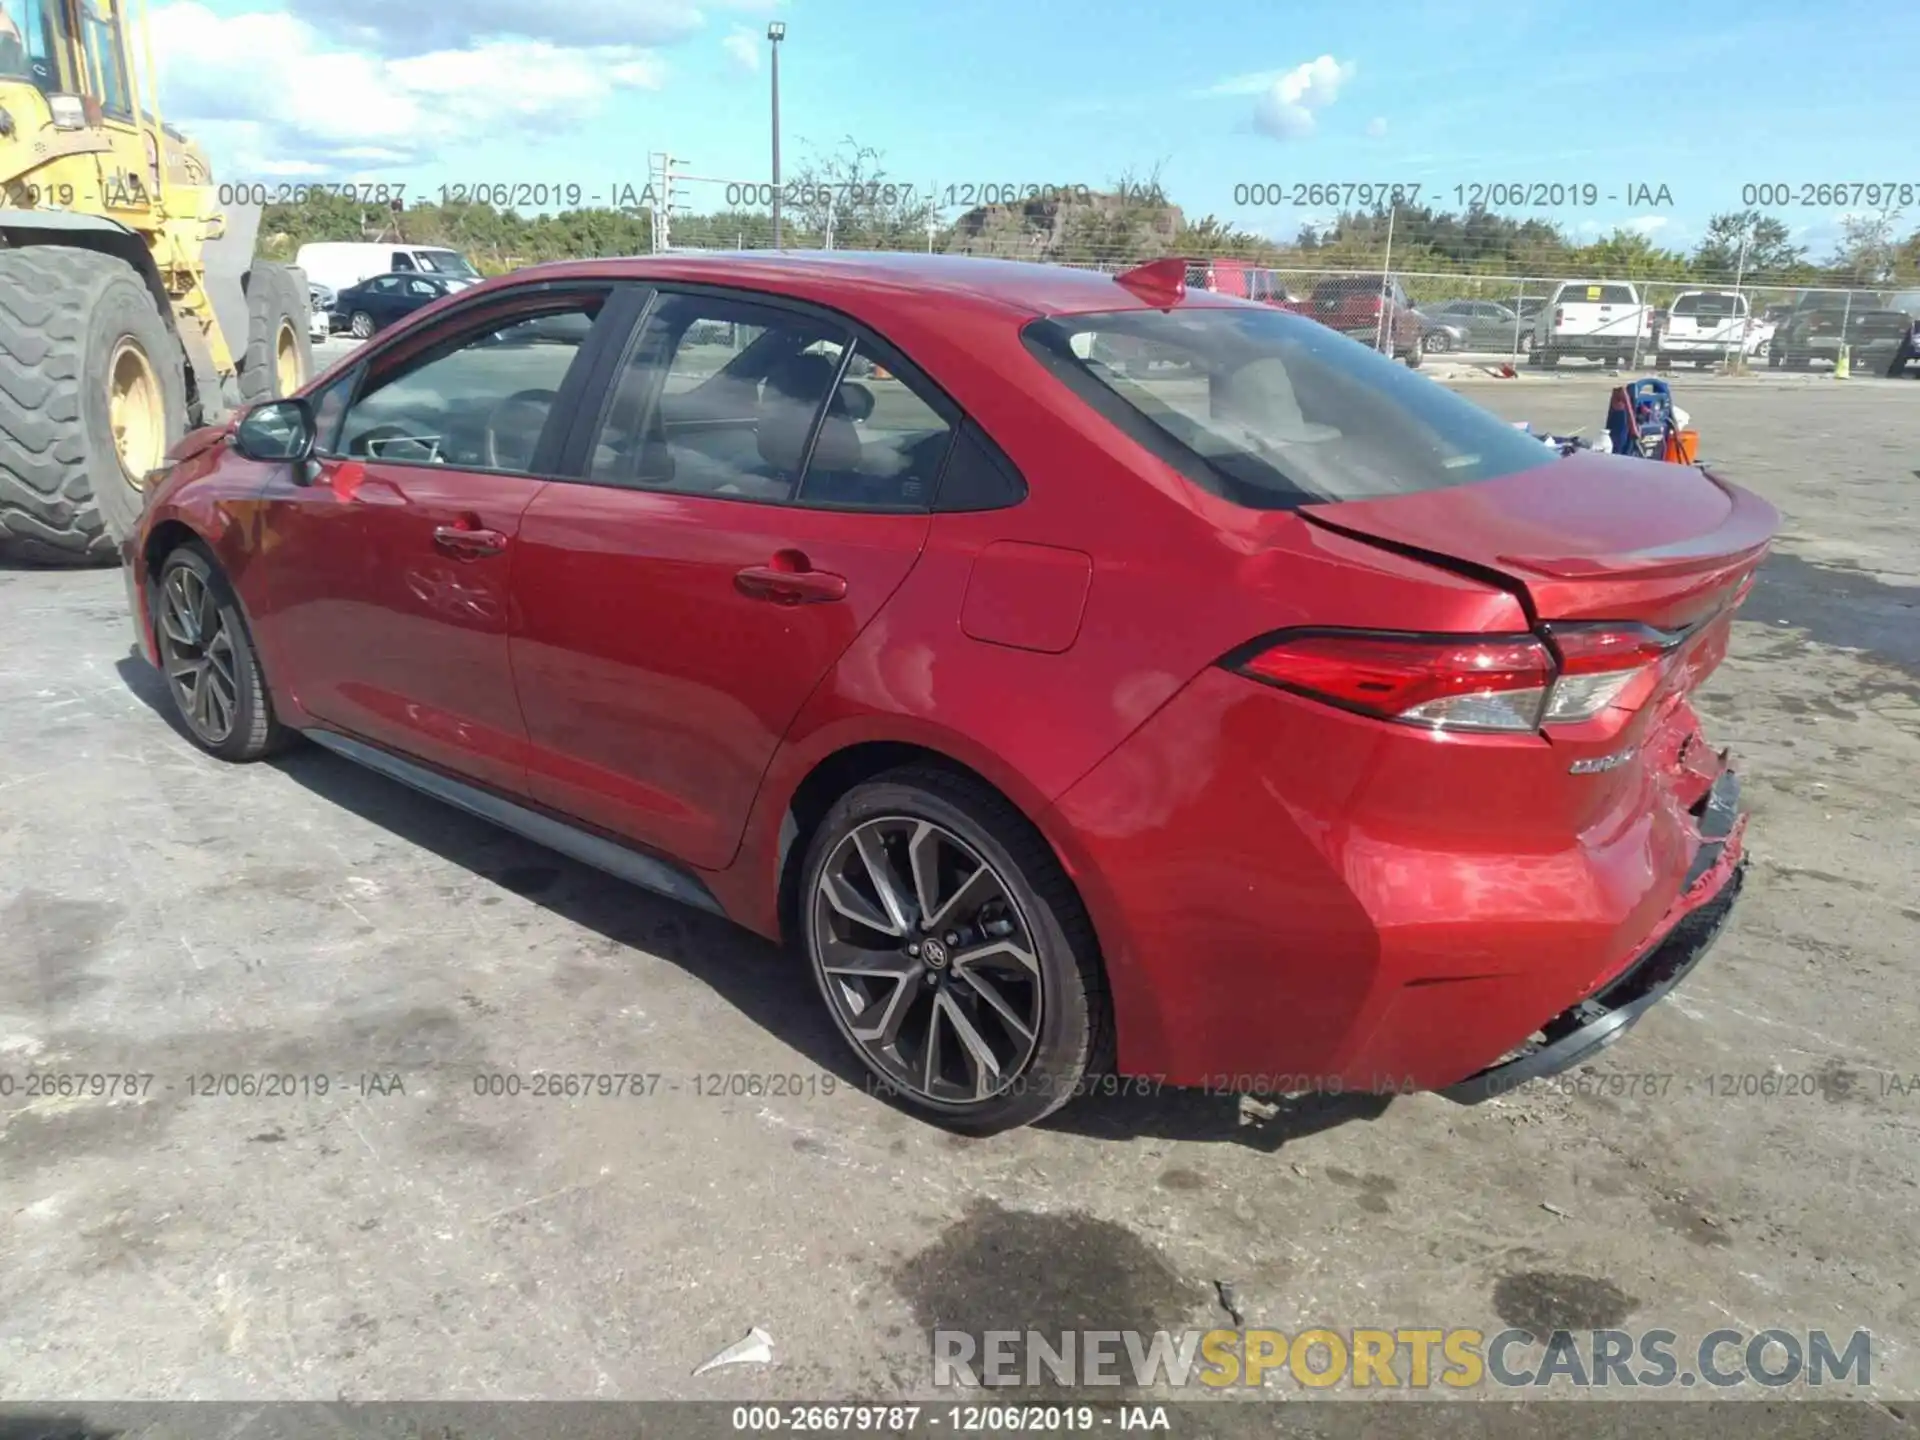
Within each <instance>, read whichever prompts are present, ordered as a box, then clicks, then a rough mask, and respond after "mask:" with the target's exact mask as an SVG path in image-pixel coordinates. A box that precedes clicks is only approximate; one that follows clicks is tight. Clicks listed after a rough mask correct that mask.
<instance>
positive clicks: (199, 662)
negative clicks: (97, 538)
mask: <svg viewBox="0 0 1920 1440" xmlns="http://www.w3.org/2000/svg"><path fill="white" fill-rule="evenodd" d="M160 636H161V642H162V648H163V650H164V652H165V653H164V655H163V657H162V658H163V659H164V660H165V662H166V670H167V683H168V685H169V686H170V687H171V688H172V690H173V697H174V700H175V702H176V703H177V704H178V705H179V707H180V714H181V716H182V717H183V718H184V719H185V720H186V722H187V723H188V724H189V725H191V726H192V727H193V729H194V733H195V734H197V735H198V736H199V737H200V738H201V739H202V740H203V741H205V742H206V743H207V744H209V745H219V744H223V743H224V742H225V741H226V740H227V738H228V737H229V736H231V735H232V734H233V726H234V721H235V719H236V717H237V715H238V713H239V708H240V685H239V679H238V675H239V658H238V656H237V655H236V654H235V652H234V645H233V635H232V632H231V631H230V630H229V629H228V628H227V622H226V617H225V616H224V615H222V614H221V612H220V602H219V601H218V600H217V599H216V598H215V596H214V593H213V590H212V588H211V587H210V586H209V585H208V584H207V582H206V580H205V578H204V577H202V576H201V575H200V574H199V572H197V571H196V570H194V569H193V568H192V567H190V566H186V565H176V566H174V567H173V569H172V570H170V571H168V572H167V578H166V580H165V581H164V582H163V583H162V585H161V596H160Z"/></svg>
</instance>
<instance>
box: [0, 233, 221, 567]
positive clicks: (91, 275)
mask: <svg viewBox="0 0 1920 1440" xmlns="http://www.w3.org/2000/svg"><path fill="white" fill-rule="evenodd" d="M116 383H120V384H121V386H122V408H121V425H122V429H121V431H120V434H121V436H122V437H124V440H125V443H126V445H127V448H128V455H129V459H130V460H131V463H132V465H133V467H134V468H137V469H139V470H140V473H139V474H130V473H129V469H128V466H127V464H126V463H125V462H123V461H122V458H121V443H122V442H121V441H120V440H117V439H116V432H115V428H114V426H115V416H114V392H115V386H116ZM186 428H187V378H186V357H185V355H184V353H183V352H182V351H181V349H180V342H179V341H178V339H176V338H175V336H174V334H173V331H172V330H171V329H170V328H169V326H168V324H167V321H166V319H165V318H164V317H163V316H162V315H161V313H160V310H159V308H158V306H157V305H156V304H155V302H154V298H153V292H152V291H150V290H149V289H148V288H147V284H146V281H145V280H143V279H142V278H141V277H140V274H139V272H138V271H136V270H135V269H134V268H133V267H132V266H131V265H128V264H127V263H126V262H125V261H123V260H118V259H115V258H114V257H113V256H111V255H103V254H100V253H98V252H97V251H92V250H76V249H72V248H69V247H66V246H30V247H28V248H25V249H19V250H0V552H5V553H7V554H9V555H11V556H13V557H15V558H18V559H22V560H27V561H30V562H34V563H39V564H51V565H100V564H111V563H112V562H113V561H114V560H116V559H117V558H118V555H119V542H120V541H121V540H123V539H126V538H127V537H128V536H130V535H131V534H132V533H133V531H134V528H135V527H136V526H137V525H138V523H139V520H140V513H141V511H142V509H143V508H144V507H145V503H146V502H145V497H144V495H143V494H142V492H141V490H140V483H141V482H142V481H143V480H144V479H145V478H146V471H147V470H149V469H152V468H154V467H156V466H158V465H160V464H161V463H162V461H163V460H164V458H165V455H166V452H167V451H168V449H170V448H171V447H172V446H173V444H174V443H175V442H176V441H177V440H179V438H180V437H181V436H182V435H184V434H185V433H186Z"/></svg>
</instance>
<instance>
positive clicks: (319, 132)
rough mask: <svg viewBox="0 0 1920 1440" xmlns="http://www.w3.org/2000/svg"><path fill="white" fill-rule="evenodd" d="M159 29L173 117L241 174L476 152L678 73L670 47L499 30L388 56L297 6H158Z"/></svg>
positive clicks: (556, 125)
mask: <svg viewBox="0 0 1920 1440" xmlns="http://www.w3.org/2000/svg"><path fill="white" fill-rule="evenodd" d="M394 8H396V9H397V8H399V7H394ZM153 34H154V42H155V49H156V52H157V59H158V63H159V68H160V72H161V85H162V93H163V94H165V95H166V97H167V118H168V119H169V120H177V121H178V122H179V123H180V124H181V125H182V127H183V128H186V129H187V130H188V131H189V133H195V134H197V137H198V138H201V139H203V140H204V141H205V142H206V143H207V144H208V146H209V147H210V148H212V149H213V150H214V152H215V158H216V161H217V163H218V164H219V167H220V173H221V174H222V175H223V176H226V177H228V178H233V179H249V178H253V177H256V176H260V177H265V176H299V175H318V174H346V173H358V174H366V173H369V172H370V171H374V170H378V169H388V168H393V167H397V166H402V165H409V164H415V163H419V162H421V161H423V160H428V159H431V158H434V157H436V156H440V155H443V154H448V153H451V152H454V151H457V150H465V151H467V152H468V153H469V154H472V153H475V151H476V149H477V148H478V147H481V146H484V145H485V143H486V139H487V137H488V136H489V135H491V134H495V133H500V132H502V131H506V130H512V131H516V132H519V131H524V130H526V129H528V128H535V127H545V128H547V129H548V130H563V129H565V128H567V127H569V126H570V125H573V124H576V123H578V122H580V121H583V120H585V119H587V118H589V117H590V116H591V115H592V114H593V113H594V112H595V111H596V110H598V109H599V108H600V107H601V106H602V105H603V104H604V103H605V102H606V101H607V100H609V99H610V98H612V96H614V95H615V94H616V93H618V92H619V91H622V90H634V89H656V88H658V87H659V85H660V84H661V83H662V80H663V78H664V75H665V65H664V62H662V60H661V59H660V57H659V56H657V55H655V54H653V53H652V52H650V51H649V50H647V49H645V48H643V47H641V46H638V45H633V44H617V45H614V44H607V45H562V44H558V43H556V42H554V41H552V40H545V39H526V38H495V39H482V40H480V41H478V42H477V43H474V44H470V45H467V46H464V47H458V48H449V49H439V50H427V51H424V52H421V53H417V54H405V55H399V56H394V55H382V54H378V53H370V52H369V51H367V50H364V49H346V48H338V47H334V46H330V45H329V44H328V43H327V41H326V38H325V37H323V35H322V34H321V33H320V32H319V31H317V30H316V29H315V28H314V27H313V26H312V25H311V24H309V23H308V22H307V21H305V20H303V19H301V18H299V17H298V16H297V15H294V14H291V13H288V12H285V11H247V12H243V13H241V14H237V15H224V16H223V15H219V14H216V13H215V12H214V11H212V10H210V9H208V8H207V7H206V6H205V5H203V4H200V3H198V0H178V3H174V4H169V5H164V6H162V7H161V8H160V9H158V10H157V11H156V12H155V24H154V27H153Z"/></svg>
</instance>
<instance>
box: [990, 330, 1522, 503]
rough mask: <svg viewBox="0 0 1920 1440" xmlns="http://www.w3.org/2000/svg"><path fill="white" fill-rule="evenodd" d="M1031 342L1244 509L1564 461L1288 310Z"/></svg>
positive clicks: (1036, 335)
mask: <svg viewBox="0 0 1920 1440" xmlns="http://www.w3.org/2000/svg"><path fill="white" fill-rule="evenodd" d="M1024 335H1025V339H1026V343H1027V347H1028V349H1029V350H1030V351H1031V352H1032V353H1033V354H1035V355H1036V356H1037V357H1038V358H1039V359H1040V360H1041V361H1042V363H1044V364H1045V365H1046V366H1047V367H1048V368H1049V369H1050V370H1051V371H1053V373H1054V374H1055V375H1057V376H1058V377H1059V378H1060V379H1062V380H1063V381H1065V382H1066V383H1067V385H1068V386H1069V387H1070V388H1072V389H1073V390H1074V391H1075V392H1076V393H1077V394H1079V395H1080V396H1081V397H1082V398H1083V399H1084V400H1086V401H1087V402H1088V403H1089V404H1090V405H1092V406H1093V408H1095V409H1096V410H1098V411H1100V412H1101V413H1102V414H1104V415H1106V416H1107V417H1108V418H1109V419H1111V420H1113V421H1114V423H1116V424H1117V425H1119V426H1120V428H1121V429H1123V430H1125V431H1126V432H1127V433H1129V434H1130V435H1132V436H1134V437H1135V438H1136V439H1137V440H1139V441H1140V443H1141V444H1143V445H1145V446H1146V447H1147V448H1148V449H1150V450H1152V451H1153V452H1154V453H1155V454H1157V455H1159V456H1161V457H1162V458H1163V459H1165V460H1166V461H1167V462H1168V463H1169V464H1172V465H1174V466H1175V467H1176V468H1178V469H1179V470H1180V471H1181V472H1182V473H1183V474H1185V475H1186V476H1187V477H1188V478H1189V479H1190V480H1192V481H1194V483H1196V484H1198V485H1200V486H1201V487H1202V488H1203V489H1205V490H1207V491H1209V492H1210V493H1212V494H1215V495H1218V496H1220V497H1222V498H1224V499H1227V500H1230V501H1232V502H1234V503H1235V504H1239V505H1245V506H1248V507H1250V508H1253V509H1261V510H1273V509H1292V508H1294V507H1297V506H1301V505H1313V504H1320V503H1324V502H1330V501H1341V500H1364V499H1368V498H1371V497H1374V496H1381V495H1401V494H1407V493H1410V492H1416V491H1423V490H1440V489H1446V488H1449V487H1451V486H1455V485H1468V484H1472V483H1473V482H1475V481H1479V480H1489V479H1492V478H1494V477H1495V476H1499V475H1507V474H1512V473H1515V472H1517V471H1521V470H1529V469H1533V468H1535V467H1536V466H1540V465H1545V464H1548V463H1549V462H1550V461H1552V460H1554V459H1556V458H1557V455H1556V452H1555V451H1554V450H1552V449H1551V448H1550V447H1548V446H1545V445H1542V444H1541V443H1540V442H1539V441H1538V440H1535V439H1532V438H1531V437H1529V436H1527V435H1524V434H1522V433H1520V432H1519V431H1517V430H1515V429H1513V428H1512V427H1511V426H1509V425H1507V424H1505V423H1504V422H1503V421H1501V420H1499V419H1496V418H1495V417H1494V416H1492V415H1490V414H1488V413H1487V412H1486V411H1485V410H1482V409H1481V408H1480V407H1479V406H1477V405H1475V404H1473V403H1471V402H1470V401H1467V400H1463V399H1462V398H1460V397H1459V396H1458V395H1455V394H1454V393H1453V392H1452V391H1450V390H1447V389H1445V388H1444V387H1443V386H1440V385H1436V384H1435V383H1433V382H1432V381H1431V380H1427V379H1425V378H1423V377H1421V376H1418V375H1415V374H1414V373H1412V372H1411V371H1409V370H1408V369H1406V368H1405V367H1404V366H1401V365H1398V364H1395V363H1394V362H1393V361H1392V360H1390V359H1388V358H1387V357H1386V356H1383V355H1379V354H1376V353H1375V352H1374V351H1373V350H1372V349H1371V348H1369V347H1368V346H1366V345H1357V344H1355V343H1354V342H1353V341H1351V340H1349V339H1347V338H1346V337H1345V336H1343V335H1339V334H1337V333H1335V332H1334V331H1331V330H1329V329H1327V328H1325V327H1324V326H1321V325H1318V324H1315V323H1314V322H1313V321H1311V320H1307V319H1305V318H1303V317H1301V316H1297V315H1290V314H1288V313H1286V312H1285V311H1280V310H1272V309H1266V308H1262V309H1258V310H1254V309H1241V308H1239V307H1237V306H1234V307H1225V306H1221V307H1214V306H1200V307H1194V308H1191V309H1185V310H1174V311H1170V312H1162V311H1140V310H1129V311H1120V312H1115V313H1111V314H1094V315H1065V316H1058V317H1055V318H1051V319H1042V320H1035V321H1033V322H1031V323H1030V324H1029V325H1028V326H1027V328H1026V330H1025V332H1024ZM1104 356H1124V357H1126V358H1127V361H1128V363H1125V364H1124V365H1122V366H1119V367H1116V366H1115V365H1113V364H1110V363H1107V361H1106V360H1105V359H1103V358H1102V357H1104ZM1147 357H1150V358H1151V361H1152V363H1151V364H1148V363H1142V362H1143V359H1145V358H1147Z"/></svg>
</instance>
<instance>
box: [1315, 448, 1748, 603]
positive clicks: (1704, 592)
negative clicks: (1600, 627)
mask: <svg viewBox="0 0 1920 1440" xmlns="http://www.w3.org/2000/svg"><path fill="white" fill-rule="evenodd" d="M1299 513H1300V514H1301V516H1302V517H1304V518H1305V519H1307V520H1308V521H1310V522H1312V523H1313V524H1316V525H1320V526H1323V527H1324V528H1326V529H1329V530H1334V531H1337V532H1339V533H1342V534H1345V535H1349V536H1352V537H1354V538H1356V539H1360V540H1363V541H1368V542H1370V543H1373V544H1377V545H1382V546H1384V547H1386V548H1387V549H1391V550H1395V551H1398V552H1399V553H1402V554H1406V555H1410V556H1413V557H1415V558H1419V559H1423V560H1426V561H1429V562H1431V563H1437V564H1440V565H1442V566H1444V567H1446V568H1449V569H1452V570H1455V571H1456V572H1459V573H1462V574H1466V575H1472V576H1475V577H1478V578H1481V579H1488V580H1492V581H1494V582H1495V583H1498V584H1501V585H1503V586H1504V587H1505V588H1507V589H1509V590H1512V591H1514V592H1515V593H1517V594H1518V595H1520V597H1521V598H1522V600H1523V601H1524V602H1525V603H1526V605H1527V607H1528V609H1529V610H1530V611H1531V612H1532V614H1533V615H1534V617H1535V618H1536V619H1539V620H1623V621H1639V622H1641V623H1643V624H1647V625H1652V626H1655V627H1657V628H1660V629H1685V628H1688V627H1690V626H1693V625H1697V624H1699V623H1701V622H1702V621H1704V620H1706V619H1707V618H1708V617H1710V616H1712V615H1713V614H1714V613H1715V612H1717V611H1719V610H1721V609H1724V608H1725V607H1726V606H1727V605H1728V604H1729V603H1731V602H1732V601H1733V600H1734V599H1735V597H1736V596H1737V595H1738V594H1739V593H1740V592H1741V590H1742V588H1743V587H1744V586H1745V585H1746V583H1747V581H1748V580H1749V579H1750V578H1751V577H1752V575H1753V573H1754V572H1755V570H1757V569H1758V568H1759V566H1760V563H1761V561H1762V560H1763V559H1765V557H1766V553H1767V549H1768V546H1769V545H1770V544H1771V543H1772V540H1773V535H1774V531H1775V529H1776V528H1777V526H1778V524H1779V518H1780V517H1779V514H1778V512H1777V511H1775V510H1774V508H1773V507H1772V506H1771V505H1769V504H1768V503H1767V502H1766V501H1765V500H1762V499H1761V498H1760V497H1759V496H1757V495H1754V494H1753V493H1751V492H1750V491H1747V490H1744V489H1742V488H1740V487H1739V486H1737V485H1732V484H1729V483H1727V482H1725V481H1722V480H1719V479H1717V478H1715V477H1714V476H1712V475H1709V474H1708V473H1707V472H1706V471H1704V470H1701V469H1697V468H1695V467H1693V466H1684V465H1666V464H1661V463H1658V462H1656V461H1651V460H1638V459H1632V458H1629V457H1626V456H1614V455H1591V454H1588V455H1571V456H1568V457H1566V458H1565V459H1562V460H1559V461H1556V462H1554V463H1552V464H1549V465H1545V466H1541V467H1539V468H1536V469H1532V470H1523V471H1520V472H1518V473H1516V474H1512V475H1506V476H1502V477H1499V478H1497V479H1493V480H1486V481H1482V482H1480V483H1478V484H1473V485H1457V486H1453V487H1450V488H1446V489H1439V490H1428V491H1422V492H1419V493H1416V494H1410V495H1395V496H1388V497H1384V498H1382V499H1378V500H1356V501H1347V502H1344V503H1341V504H1329V505H1312V506H1307V507H1305V508H1303V509H1302V510H1301V511H1300V512H1299Z"/></svg>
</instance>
